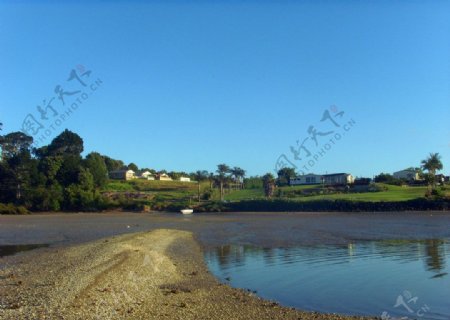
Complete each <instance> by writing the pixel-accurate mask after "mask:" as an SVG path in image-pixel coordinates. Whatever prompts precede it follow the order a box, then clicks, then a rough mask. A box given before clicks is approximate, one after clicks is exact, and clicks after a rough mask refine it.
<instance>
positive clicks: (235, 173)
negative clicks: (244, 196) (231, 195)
mask: <svg viewBox="0 0 450 320" xmlns="http://www.w3.org/2000/svg"><path fill="white" fill-rule="evenodd" d="M230 174H231V176H232V177H233V178H234V182H235V183H236V184H238V185H239V187H240V188H242V185H243V181H244V177H245V170H244V169H242V168H239V167H234V168H232V169H230Z"/></svg>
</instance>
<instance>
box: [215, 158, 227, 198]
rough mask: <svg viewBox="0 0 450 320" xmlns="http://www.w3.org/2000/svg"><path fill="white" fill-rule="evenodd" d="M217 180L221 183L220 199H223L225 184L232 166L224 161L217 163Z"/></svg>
mask: <svg viewBox="0 0 450 320" xmlns="http://www.w3.org/2000/svg"><path fill="white" fill-rule="evenodd" d="M216 172H217V177H216V179H217V181H218V183H219V187H220V200H221V201H223V197H224V189H223V187H224V184H225V182H226V181H227V179H228V176H227V175H228V173H229V172H230V167H229V166H228V165H226V164H224V163H222V164H219V165H217V170H216Z"/></svg>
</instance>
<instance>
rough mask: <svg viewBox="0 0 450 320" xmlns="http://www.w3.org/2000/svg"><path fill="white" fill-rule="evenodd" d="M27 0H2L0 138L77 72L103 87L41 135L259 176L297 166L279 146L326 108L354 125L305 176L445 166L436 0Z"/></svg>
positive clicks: (449, 38) (445, 47) (449, 134)
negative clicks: (0, 130)
mask: <svg viewBox="0 0 450 320" xmlns="http://www.w3.org/2000/svg"><path fill="white" fill-rule="evenodd" d="M37 2H38V1H25V2H20V1H19V2H17V1H14V2H13V1H2V2H0V70H1V77H0V122H3V123H4V132H9V131H13V130H20V128H21V127H22V123H23V121H24V118H25V117H26V116H27V115H28V114H33V115H34V116H35V117H36V118H39V116H40V114H39V113H38V112H37V110H36V107H37V106H38V105H40V104H41V102H42V100H44V99H47V100H48V99H51V98H52V97H54V96H55V93H54V89H55V86H56V85H58V84H59V85H61V86H63V87H64V88H65V89H67V91H70V90H69V87H70V86H71V87H72V89H73V88H75V87H76V83H75V82H74V81H72V82H68V81H67V78H68V76H69V72H70V71H71V70H72V69H73V68H74V67H75V66H77V65H80V64H81V65H83V66H85V67H86V69H89V70H91V71H92V73H91V75H90V76H89V77H86V76H85V77H84V78H83V79H85V80H86V81H87V82H88V81H91V80H92V79H97V78H100V79H101V80H102V81H103V83H102V84H101V86H100V87H99V88H98V89H97V90H96V91H95V92H94V93H93V94H92V95H91V96H89V98H88V99H87V100H86V101H85V102H84V103H83V104H82V105H81V106H80V107H79V108H78V109H77V110H76V111H75V112H74V113H73V114H72V115H71V116H70V118H69V119H67V120H66V121H65V122H64V124H63V125H62V126H61V127H59V128H57V130H54V131H52V134H51V137H50V139H51V138H53V137H54V136H56V135H57V134H58V133H59V132H60V131H62V130H63V129H64V128H68V129H70V130H72V131H75V132H77V133H78V134H80V136H82V138H83V139H84V141H85V150H86V152H90V151H98V152H100V153H102V154H107V155H109V156H111V157H114V158H118V159H122V160H124V161H125V162H127V163H129V162H135V163H136V164H138V165H139V166H140V167H151V168H155V169H157V170H158V169H163V168H165V169H168V170H184V171H193V170H197V169H207V170H215V167H216V165H217V164H218V163H227V164H229V165H232V166H240V167H242V168H244V169H246V170H247V171H248V173H249V174H263V173H265V172H268V171H272V170H273V168H274V165H275V161H276V160H277V158H278V156H279V155H280V154H283V153H284V154H286V155H287V156H288V157H289V158H291V160H292V161H293V162H294V163H295V164H296V165H298V166H302V165H303V163H302V161H304V160H302V161H298V160H293V159H292V158H293V154H292V153H291V152H290V146H295V143H296V141H297V140H303V139H305V138H307V137H309V134H308V133H307V130H308V128H309V126H311V125H313V126H315V128H316V129H317V130H318V132H322V133H324V132H328V131H330V130H332V129H333V125H332V124H331V126H330V125H328V126H326V121H325V122H320V119H321V117H322V114H323V112H324V110H326V109H329V107H330V106H331V105H335V106H337V108H338V110H339V111H342V110H343V111H344V112H345V114H344V116H345V117H347V119H350V118H352V119H354V120H355V122H356V124H355V126H354V127H352V128H351V131H349V132H347V134H346V135H345V136H344V137H342V139H341V140H339V142H338V143H336V144H335V145H334V146H333V147H332V149H331V150H329V151H328V152H327V153H326V155H324V156H323V157H321V159H320V161H319V162H318V163H316V164H315V165H314V167H313V169H312V170H311V171H312V172H315V173H322V172H329V173H330V172H336V171H337V172H350V173H353V174H354V175H365V176H372V175H373V174H376V173H379V172H380V171H385V172H392V171H396V170H399V169H403V168H406V167H410V166H418V165H419V163H420V160H421V159H423V158H424V157H426V156H427V154H428V153H429V152H439V153H440V154H441V155H442V157H443V162H444V166H445V167H446V170H444V172H446V173H448V172H449V167H450V126H449V121H450V111H449V110H450V108H449V102H450V100H449V98H450V94H449V93H450V2H448V1H403V2H402V1H285V2H283V1H282V2H281V3H279V4H275V3H274V2H270V1H260V2H257V1H193V2H189V3H190V4H187V3H188V1H186V2H183V1H155V2H147V3H146V2H144V1H134V2H133V1H111V2H107V1H81V2H75V1H68V2H64V1H54V2H53V1H43V2H40V3H37ZM78 88H80V86H78ZM72 91H73V90H72ZM75 96H76V95H75ZM72 97H73V96H70V97H69V96H66V99H67V100H70V99H72ZM56 101H59V100H58V99H55V107H54V108H55V109H57V111H58V112H62V111H63V110H64V107H63V106H62V105H61V103H59V104H57V103H56ZM48 117H49V118H51V117H52V116H51V114H49V116H48ZM345 117H344V118H345ZM328 123H329V124H330V122H328ZM47 124H51V122H47ZM327 137H328V136H327ZM318 139H319V142H320V144H322V140H321V139H324V136H318ZM311 142H312V141H311V139H310V140H309V143H311Z"/></svg>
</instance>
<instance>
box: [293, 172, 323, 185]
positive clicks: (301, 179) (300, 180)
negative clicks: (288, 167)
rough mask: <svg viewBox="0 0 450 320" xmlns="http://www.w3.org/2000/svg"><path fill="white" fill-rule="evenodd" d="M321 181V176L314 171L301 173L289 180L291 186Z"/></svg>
mask: <svg viewBox="0 0 450 320" xmlns="http://www.w3.org/2000/svg"><path fill="white" fill-rule="evenodd" d="M320 183H322V176H321V175H318V174H314V173H309V174H305V175H301V176H298V177H295V178H291V179H290V180H289V184H290V185H291V186H296V185H304V184H320Z"/></svg>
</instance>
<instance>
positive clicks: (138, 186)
mask: <svg viewBox="0 0 450 320" xmlns="http://www.w3.org/2000/svg"><path fill="white" fill-rule="evenodd" d="M379 186H382V187H385V188H386V189H387V190H385V191H378V192H362V193H337V194H327V195H314V196H304V195H298V196H295V197H289V198H286V199H290V200H295V201H313V200H325V199H326V200H336V199H342V200H352V201H372V202H377V201H406V200H412V199H417V198H423V197H424V195H425V192H426V190H427V187H424V186H420V187H409V186H403V187H402V186H393V185H386V184H379ZM312 188H315V189H317V188H320V185H307V186H293V187H289V186H286V187H280V188H279V189H280V190H281V191H282V192H283V191H285V192H286V193H288V191H292V190H305V189H312ZM207 189H209V183H208V182H203V183H201V184H200V190H201V191H200V192H201V193H203V192H204V191H205V190H207ZM104 191H117V192H127V191H128V192H138V191H143V192H151V193H154V195H155V197H157V198H158V199H159V200H180V199H187V198H195V197H197V193H198V185H197V183H195V182H190V183H189V182H179V181H151V180H138V179H136V180H131V181H114V180H111V181H109V183H108V184H107V185H106V187H105V188H104ZM218 199H219V191H218V190H217V189H214V192H213V200H218ZM252 199H254V200H257V199H264V191H263V189H262V188H260V189H241V190H226V194H225V200H228V201H239V200H252Z"/></svg>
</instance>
